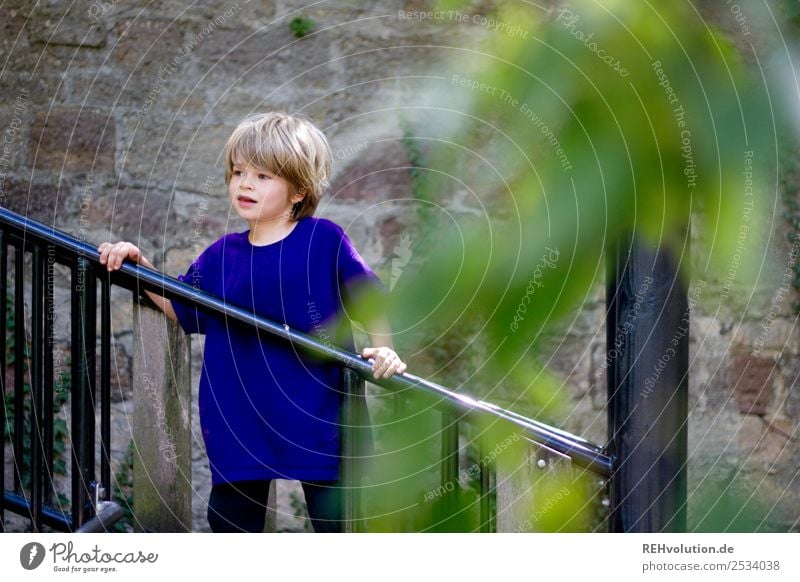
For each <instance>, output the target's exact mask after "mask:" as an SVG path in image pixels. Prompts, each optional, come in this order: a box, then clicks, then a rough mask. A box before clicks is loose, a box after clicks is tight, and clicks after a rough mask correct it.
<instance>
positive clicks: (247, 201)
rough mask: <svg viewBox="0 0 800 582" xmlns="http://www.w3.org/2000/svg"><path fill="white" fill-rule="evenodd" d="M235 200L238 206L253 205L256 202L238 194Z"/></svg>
mask: <svg viewBox="0 0 800 582" xmlns="http://www.w3.org/2000/svg"><path fill="white" fill-rule="evenodd" d="M237 200H238V201H239V203H240V204H255V203H256V201H255V200H253V199H252V198H250V197H249V196H245V195H244V194H239V196H238V197H237Z"/></svg>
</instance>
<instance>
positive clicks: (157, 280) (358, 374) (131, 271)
mask: <svg viewBox="0 0 800 582" xmlns="http://www.w3.org/2000/svg"><path fill="white" fill-rule="evenodd" d="M0 230H2V233H4V234H6V235H7V236H8V237H10V238H11V239H15V240H19V241H22V242H23V244H24V245H26V246H27V245H31V247H32V248H33V249H36V248H40V249H41V248H45V247H54V248H55V252H56V253H57V255H58V257H59V258H60V259H61V260H62V261H67V262H77V263H78V264H85V265H86V266H87V267H88V268H86V271H87V273H89V274H90V275H91V276H92V277H94V275H95V273H96V272H97V273H106V269H105V267H104V266H103V265H101V264H100V260H99V253H98V252H97V249H96V248H95V247H94V246H92V245H90V244H88V243H85V242H83V241H81V240H78V239H76V238H74V237H72V236H70V235H68V234H66V233H63V232H61V231H58V230H56V229H53V228H49V227H47V226H45V225H43V224H41V223H39V222H36V221H34V220H31V219H27V218H24V217H21V216H19V215H17V214H15V213H13V212H10V211H8V210H6V209H4V208H0ZM5 244H6V242H5V241H4V243H3V249H5ZM4 257H5V255H4ZM4 257H3V259H4V260H3V261H2V262H3V266H4V265H5V258H4ZM103 279H104V281H103V282H104V283H105V281H107V280H108V277H104V278H103ZM3 281H5V278H3ZM110 282H111V284H114V285H118V286H121V287H124V288H127V289H129V290H131V291H133V292H134V293H137V294H141V293H142V292H143V291H145V290H148V291H154V292H157V293H159V294H161V295H163V296H164V297H167V298H168V299H178V300H180V301H181V302H183V303H186V304H190V305H193V306H195V307H196V308H198V309H200V310H202V311H204V312H206V313H209V314H215V315H217V316H223V317H225V318H226V319H227V320H228V321H231V322H238V323H241V324H243V325H246V326H249V327H252V328H256V329H257V330H259V331H262V332H266V333H269V334H271V335H273V336H276V337H280V338H283V339H284V340H286V341H289V342H291V343H292V344H293V345H295V346H296V347H299V348H300V349H302V350H304V351H306V352H308V353H311V354H315V355H317V356H322V357H324V358H327V359H329V360H331V361H335V362H338V363H339V364H341V365H342V366H343V368H344V369H345V370H350V371H351V372H345V374H346V376H345V380H346V389H347V390H349V391H350V392H351V393H352V395H353V397H354V398H356V399H358V398H363V382H364V381H369V382H371V383H373V384H376V385H379V386H382V387H384V388H387V389H390V390H409V389H410V390H412V391H416V392H420V393H423V394H427V395H429V396H431V397H434V398H435V399H436V401H437V405H438V406H439V407H441V408H443V409H445V410H447V411H449V412H450V414H452V415H455V416H456V417H457V418H458V419H459V420H462V421H466V422H471V421H474V420H477V419H478V418H479V417H482V416H483V417H486V416H487V415H488V417H490V418H491V417H494V418H496V419H502V420H503V421H506V422H509V423H511V424H513V425H515V426H516V427H517V428H518V429H521V432H522V434H523V435H524V437H526V438H527V439H529V440H530V441H531V442H534V443H537V444H539V445H541V446H544V447H546V448H548V449H551V450H553V451H555V452H557V453H560V454H562V455H565V456H568V457H570V459H571V460H572V463H573V464H574V465H576V466H578V467H580V468H583V469H586V470H588V471H591V472H593V473H596V474H597V475H599V476H602V477H604V478H607V477H609V476H610V475H611V474H612V471H613V465H614V460H613V458H612V457H611V456H610V455H609V454H607V453H606V451H605V450H604V449H603V447H601V446H599V445H596V444H593V443H590V442H589V441H586V440H584V439H582V438H580V437H578V436H575V435H572V434H570V433H567V432H564V431H562V430H559V429H557V428H554V427H551V426H548V425H546V424H543V423H540V422H537V421H535V420H532V419H530V418H526V417H524V416H522V415H520V414H517V413H514V412H512V411H509V410H506V409H503V408H501V407H499V406H495V405H493V404H491V403H488V402H485V401H482V400H477V399H474V398H471V397H469V396H466V395H463V394H459V393H456V392H454V391H452V390H449V389H447V388H445V387H444V386H441V385H439V384H436V383H434V382H431V381H429V380H425V379H423V378H419V377H417V376H415V375H413V374H411V373H409V372H406V373H404V374H402V375H396V376H393V377H391V378H388V379H375V378H373V377H372V367H371V364H370V362H369V361H367V360H364V359H363V358H361V357H360V356H359V355H358V354H355V353H352V352H349V351H345V350H342V349H340V348H336V347H333V346H331V345H328V344H325V343H322V342H320V341H319V340H317V339H316V338H314V337H313V336H310V335H308V334H304V333H301V332H298V331H295V330H292V329H291V328H289V327H288V326H283V325H280V324H277V323H275V322H272V321H269V320H267V319H263V318H261V317H258V316H257V315H255V314H254V313H252V312H249V311H247V310H244V309H241V308H239V307H236V306H233V305H230V304H227V303H224V302H223V301H222V300H221V299H219V298H218V297H215V296H213V295H210V294H208V293H205V292H203V291H200V290H197V289H194V288H193V287H191V286H189V285H187V284H185V283H182V282H181V281H178V280H177V279H175V278H173V277H169V276H167V275H164V274H162V273H158V272H156V271H154V270H151V269H147V268H144V267H141V266H139V265H136V264H133V263H130V262H126V263H124V264H123V265H122V267H121V268H120V269H119V270H118V271H115V272H114V273H112V274H111V277H110ZM3 285H5V283H3ZM104 288H105V287H104ZM104 296H105V293H104ZM3 337H5V336H3ZM104 339H105V338H104ZM92 363H93V361H92ZM347 374H349V375H347ZM348 386H349V387H348ZM345 412H346V414H347V410H346V411H345ZM345 418H347V416H346V417H345ZM350 420H351V421H353V422H351V423H349V425H350V426H356V425H357V424H358V420H357V419H354V418H350ZM346 424H347V421H346ZM451 440H452V439H451ZM344 446H345V450H344V457H345V467H344V471H345V474H346V475H347V474H348V472H349V473H350V478H351V479H352V478H353V475H352V473H353V472H354V471H355V469H354V468H353V467H349V468H348V466H347V459H348V450H347V447H348V442H347V439H345V443H344ZM455 446H457V439H456V443H455ZM350 452H351V453H352V452H353V451H350ZM451 470H452V467H451ZM105 482H108V481H105ZM356 489H357V488H356ZM349 503H350V505H352V504H353V503H357V500H356V501H353V500H352V499H351V501H350V502H349ZM346 505H347V504H346ZM351 509H353V507H351Z"/></svg>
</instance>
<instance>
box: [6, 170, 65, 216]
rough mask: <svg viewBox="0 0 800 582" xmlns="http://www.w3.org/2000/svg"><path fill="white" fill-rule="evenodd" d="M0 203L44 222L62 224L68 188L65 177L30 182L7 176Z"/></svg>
mask: <svg viewBox="0 0 800 582" xmlns="http://www.w3.org/2000/svg"><path fill="white" fill-rule="evenodd" d="M2 193H3V197H2V198H0V203H2V205H3V206H5V207H6V208H7V209H9V210H10V211H12V212H16V213H17V214H21V215H22V216H26V217H28V218H32V219H34V220H38V221H40V222H44V223H45V224H50V225H52V224H55V225H62V224H63V223H64V221H65V220H66V218H67V217H68V216H69V214H70V212H69V199H70V193H71V188H70V184H69V182H67V181H52V182H51V181H42V182H39V181H37V182H34V183H33V184H31V182H30V181H29V180H25V179H22V178H7V179H6V180H5V182H4V183H3V189H2Z"/></svg>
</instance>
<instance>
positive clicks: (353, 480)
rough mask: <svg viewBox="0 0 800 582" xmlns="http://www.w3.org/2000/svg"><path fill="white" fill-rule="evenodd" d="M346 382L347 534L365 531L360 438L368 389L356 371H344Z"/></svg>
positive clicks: (344, 471)
mask: <svg viewBox="0 0 800 582" xmlns="http://www.w3.org/2000/svg"><path fill="white" fill-rule="evenodd" d="M342 377H343V381H344V392H345V401H344V414H343V415H342V422H343V425H344V426H343V431H342V433H343V435H342V436H343V442H342V482H343V485H344V491H343V497H344V499H343V505H344V518H345V531H348V532H358V531H361V530H362V523H361V477H362V475H361V467H360V464H361V459H360V456H361V446H360V437H361V434H360V433H361V431H362V430H363V429H362V426H363V424H364V418H363V414H362V410H363V406H365V405H366V403H365V402H364V398H365V397H366V393H365V390H366V386H365V384H364V381H363V380H362V379H361V377H360V376H359V375H358V374H357V373H356V371H355V370H352V369H350V368H347V367H345V368H343V369H342Z"/></svg>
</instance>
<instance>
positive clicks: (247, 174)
mask: <svg viewBox="0 0 800 582" xmlns="http://www.w3.org/2000/svg"><path fill="white" fill-rule="evenodd" d="M292 190H293V188H292V187H291V185H290V184H289V182H287V181H286V180H285V179H283V178H281V177H280V176H276V175H275V174H273V173H272V172H270V171H268V170H262V169H259V168H255V167H253V166H250V165H247V164H236V163H234V165H233V173H232V175H231V181H230V184H228V194H230V197H231V204H232V205H233V207H234V208H235V209H236V212H237V213H238V214H239V216H241V217H242V218H243V219H245V220H246V221H247V222H249V223H250V224H251V225H252V224H254V223H257V222H261V221H265V222H266V221H271V220H280V219H281V218H286V219H287V220H288V217H289V216H290V215H291V211H292V205H293V204H294V203H295V202H298V201H300V200H302V198H303V197H302V196H300V195H299V194H292Z"/></svg>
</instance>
